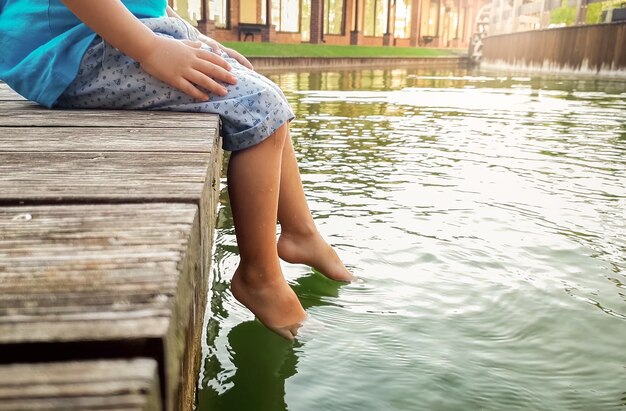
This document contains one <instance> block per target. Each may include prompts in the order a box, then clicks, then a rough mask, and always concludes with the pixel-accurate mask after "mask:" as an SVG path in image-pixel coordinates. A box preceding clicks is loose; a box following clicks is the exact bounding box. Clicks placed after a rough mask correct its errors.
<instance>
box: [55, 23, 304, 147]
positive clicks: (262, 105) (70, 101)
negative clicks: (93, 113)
mask: <svg viewBox="0 0 626 411" xmlns="http://www.w3.org/2000/svg"><path fill="white" fill-rule="evenodd" d="M142 22H143V23H144V24H145V25H146V26H148V27H149V28H150V29H151V30H152V31H154V32H155V33H156V34H157V35H161V36H168V37H171V38H174V39H178V40H193V41H195V40H197V37H196V34H195V32H194V31H193V30H191V28H190V27H188V26H187V25H186V24H185V23H184V22H182V21H180V20H178V19H175V18H158V19H144V20H142ZM203 47H206V49H207V50H209V51H211V52H212V50H211V48H210V47H208V46H203ZM222 57H223V58H225V59H226V61H228V63H229V64H230V65H231V66H232V70H231V72H230V73H231V74H232V75H234V76H235V77H236V78H237V84H235V85H232V84H226V83H222V84H223V85H224V87H226V89H227V90H228V94H227V95H226V96H223V97H222V96H218V95H216V94H212V93H209V100H208V101H205V102H200V101H198V100H195V99H194V98H192V97H190V96H188V95H187V94H185V93H183V92H181V91H179V90H178V89H175V88H173V87H171V86H169V85H167V84H165V83H163V82H162V81H160V80H157V79H156V78H154V77H152V76H151V75H150V74H148V73H146V72H145V71H143V70H142V69H141V67H140V65H139V63H137V62H136V61H134V60H133V59H131V58H130V57H128V56H126V55H125V54H123V53H121V52H120V51H119V50H117V49H115V48H114V47H113V46H111V45H110V44H108V43H106V42H104V41H102V40H101V39H100V38H97V39H96V40H95V41H94V43H93V44H92V45H91V47H90V48H89V50H88V51H87V53H86V54H85V56H84V58H83V61H82V63H81V66H80V69H79V71H78V76H77V77H76V79H75V80H74V82H73V83H72V84H70V86H69V87H68V88H67V90H65V92H64V93H63V95H62V96H61V97H60V98H59V99H58V100H57V102H56V105H55V106H56V107H61V108H106V109H124V110H170V111H185V112H202V113H213V114H219V116H220V120H221V127H222V128H221V134H222V137H223V147H224V149H225V150H230V151H236V150H242V149H244V148H248V147H251V146H253V145H255V144H258V143H260V142H261V141H263V140H264V139H265V138H267V137H268V136H269V135H270V134H272V133H273V132H274V131H276V130H277V129H278V128H279V127H281V126H282V125H283V124H285V123H287V122H289V121H291V120H292V119H293V118H294V114H293V111H292V110H291V107H290V106H289V103H288V102H287V100H286V98H285V95H284V94H283V92H282V91H281V90H280V88H279V87H278V86H277V85H276V84H274V83H273V82H272V81H271V80H269V79H267V78H266V77H264V76H262V75H260V74H259V73H257V72H255V71H253V70H250V69H248V68H246V67H244V66H242V65H241V64H239V63H238V62H237V61H236V60H235V59H233V58H230V57H228V56H227V55H226V54H222Z"/></svg>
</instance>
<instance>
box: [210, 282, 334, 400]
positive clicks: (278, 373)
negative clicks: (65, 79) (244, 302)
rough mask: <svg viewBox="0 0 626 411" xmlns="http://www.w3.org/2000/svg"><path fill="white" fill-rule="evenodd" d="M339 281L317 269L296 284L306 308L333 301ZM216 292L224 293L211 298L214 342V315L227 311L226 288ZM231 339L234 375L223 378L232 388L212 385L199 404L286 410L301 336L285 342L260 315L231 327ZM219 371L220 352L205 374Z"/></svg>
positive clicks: (211, 329)
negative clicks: (221, 389)
mask: <svg viewBox="0 0 626 411" xmlns="http://www.w3.org/2000/svg"><path fill="white" fill-rule="evenodd" d="M340 286H341V283H339V282H335V281H331V280H328V279H327V278H326V277H324V276H322V275H321V274H319V273H317V272H312V273H309V274H306V275H304V276H302V277H300V278H298V279H296V280H295V281H294V283H293V284H292V287H293V289H294V290H295V291H296V293H297V294H298V297H299V298H300V300H301V302H302V305H303V307H304V308H305V309H310V308H312V307H317V306H324V305H332V304H334V303H333V301H332V298H336V297H338V294H339V287H340ZM213 292H214V293H215V295H218V296H220V297H217V298H215V297H214V298H212V300H211V304H212V307H211V310H210V311H211V312H212V315H213V318H211V319H210V320H209V322H208V324H209V326H208V327H207V329H208V334H209V335H210V336H211V338H210V340H209V343H211V342H212V343H215V340H214V338H215V336H216V335H217V332H218V331H219V330H217V329H215V328H214V327H219V322H216V321H215V319H216V318H223V316H224V314H225V312H224V310H223V307H222V301H221V295H222V293H224V292H225V289H224V288H223V287H220V286H217V287H216V288H214V289H213ZM329 298H331V299H329ZM227 340H228V345H227V346H228V355H229V359H230V361H231V362H232V366H233V368H234V370H235V371H234V375H229V377H228V381H227V382H225V381H223V382H222V384H223V385H226V386H227V387H228V389H227V390H226V391H225V392H223V393H221V395H217V392H216V391H212V390H203V391H201V392H200V394H199V401H200V404H211V406H210V408H209V409H225V410H272V411H273V410H276V411H279V410H286V409H287V404H286V403H285V381H286V380H287V379H288V378H289V377H291V376H293V375H295V374H296V371H297V364H298V357H297V354H296V352H297V351H300V350H302V348H303V346H304V343H303V342H302V339H299V340H296V341H295V342H290V341H286V340H285V339H283V338H281V337H279V336H278V335H276V334H274V333H273V332H270V331H268V330H267V329H266V328H265V327H264V326H263V325H262V324H261V323H260V322H259V321H256V320H255V321H244V322H241V323H239V324H237V325H236V326H235V327H233V328H232V329H231V330H230V331H229V332H228V337H227ZM205 357H207V356H205ZM219 371H220V370H219V362H218V361H216V357H214V356H209V357H207V358H206V360H205V371H204V372H205V374H206V373H207V372H208V373H214V374H217V373H218V372H219Z"/></svg>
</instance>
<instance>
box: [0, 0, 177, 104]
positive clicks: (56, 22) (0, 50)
mask: <svg viewBox="0 0 626 411" xmlns="http://www.w3.org/2000/svg"><path fill="white" fill-rule="evenodd" d="M122 2H123V3H124V4H125V5H126V7H127V8H128V9H129V10H130V11H131V13H133V14H134V15H135V16H136V17H138V18H150V17H163V16H165V8H166V6H167V1H166V0H123V1H122ZM95 37H96V34H95V33H94V32H93V31H92V30H91V29H90V28H89V27H87V26H86V25H85V24H84V23H82V22H81V21H80V20H79V19H78V18H77V17H76V16H75V15H74V14H73V13H72V12H71V11H70V10H69V9H68V8H67V7H65V6H64V5H63V3H61V1H60V0H0V80H3V81H5V82H6V83H7V84H8V85H9V86H10V87H11V88H12V89H13V90H15V91H17V92H18V93H20V94H21V95H23V96H24V97H26V98H28V99H29V100H33V101H36V102H38V103H40V104H42V105H44V106H46V107H52V106H53V105H54V103H55V102H56V100H57V99H58V98H59V96H60V95H61V94H62V93H63V91H64V90H65V89H66V88H67V86H69V85H70V83H71V82H72V81H73V80H74V78H75V77H76V74H77V73H78V69H79V67H80V63H81V60H82V58H83V55H84V54H85V52H86V51H87V49H88V48H89V46H90V44H91V43H92V41H93V40H94V38H95Z"/></svg>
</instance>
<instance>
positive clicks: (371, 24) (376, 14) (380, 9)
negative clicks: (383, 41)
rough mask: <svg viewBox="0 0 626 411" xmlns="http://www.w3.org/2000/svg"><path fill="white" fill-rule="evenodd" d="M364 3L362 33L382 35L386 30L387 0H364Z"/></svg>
mask: <svg viewBox="0 0 626 411" xmlns="http://www.w3.org/2000/svg"><path fill="white" fill-rule="evenodd" d="M364 3H365V4H364V7H363V9H364V11H365V15H364V16H363V17H364V19H365V24H364V27H363V34H364V35H365V36H375V37H382V36H383V34H385V31H386V30H387V13H389V8H388V7H387V6H388V3H387V0H365V1H364Z"/></svg>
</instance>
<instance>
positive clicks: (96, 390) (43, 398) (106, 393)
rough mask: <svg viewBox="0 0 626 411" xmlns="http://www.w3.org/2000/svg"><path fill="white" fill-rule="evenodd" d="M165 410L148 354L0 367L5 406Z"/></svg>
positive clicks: (0, 402) (0, 392)
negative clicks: (117, 358) (112, 358)
mask: <svg viewBox="0 0 626 411" xmlns="http://www.w3.org/2000/svg"><path fill="white" fill-rule="evenodd" d="M68 409H72V410H111V409H115V410H120V409H124V410H145V411H152V410H155V411H158V410H160V409H162V406H161V398H160V392H159V379H158V374H157V363H156V362H155V361H154V360H152V359H148V358H136V359H132V360H108V361H81V362H65V363H46V364H10V365H0V410H2V411H5V410H11V411H17V410H25V411H26V410H68Z"/></svg>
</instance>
